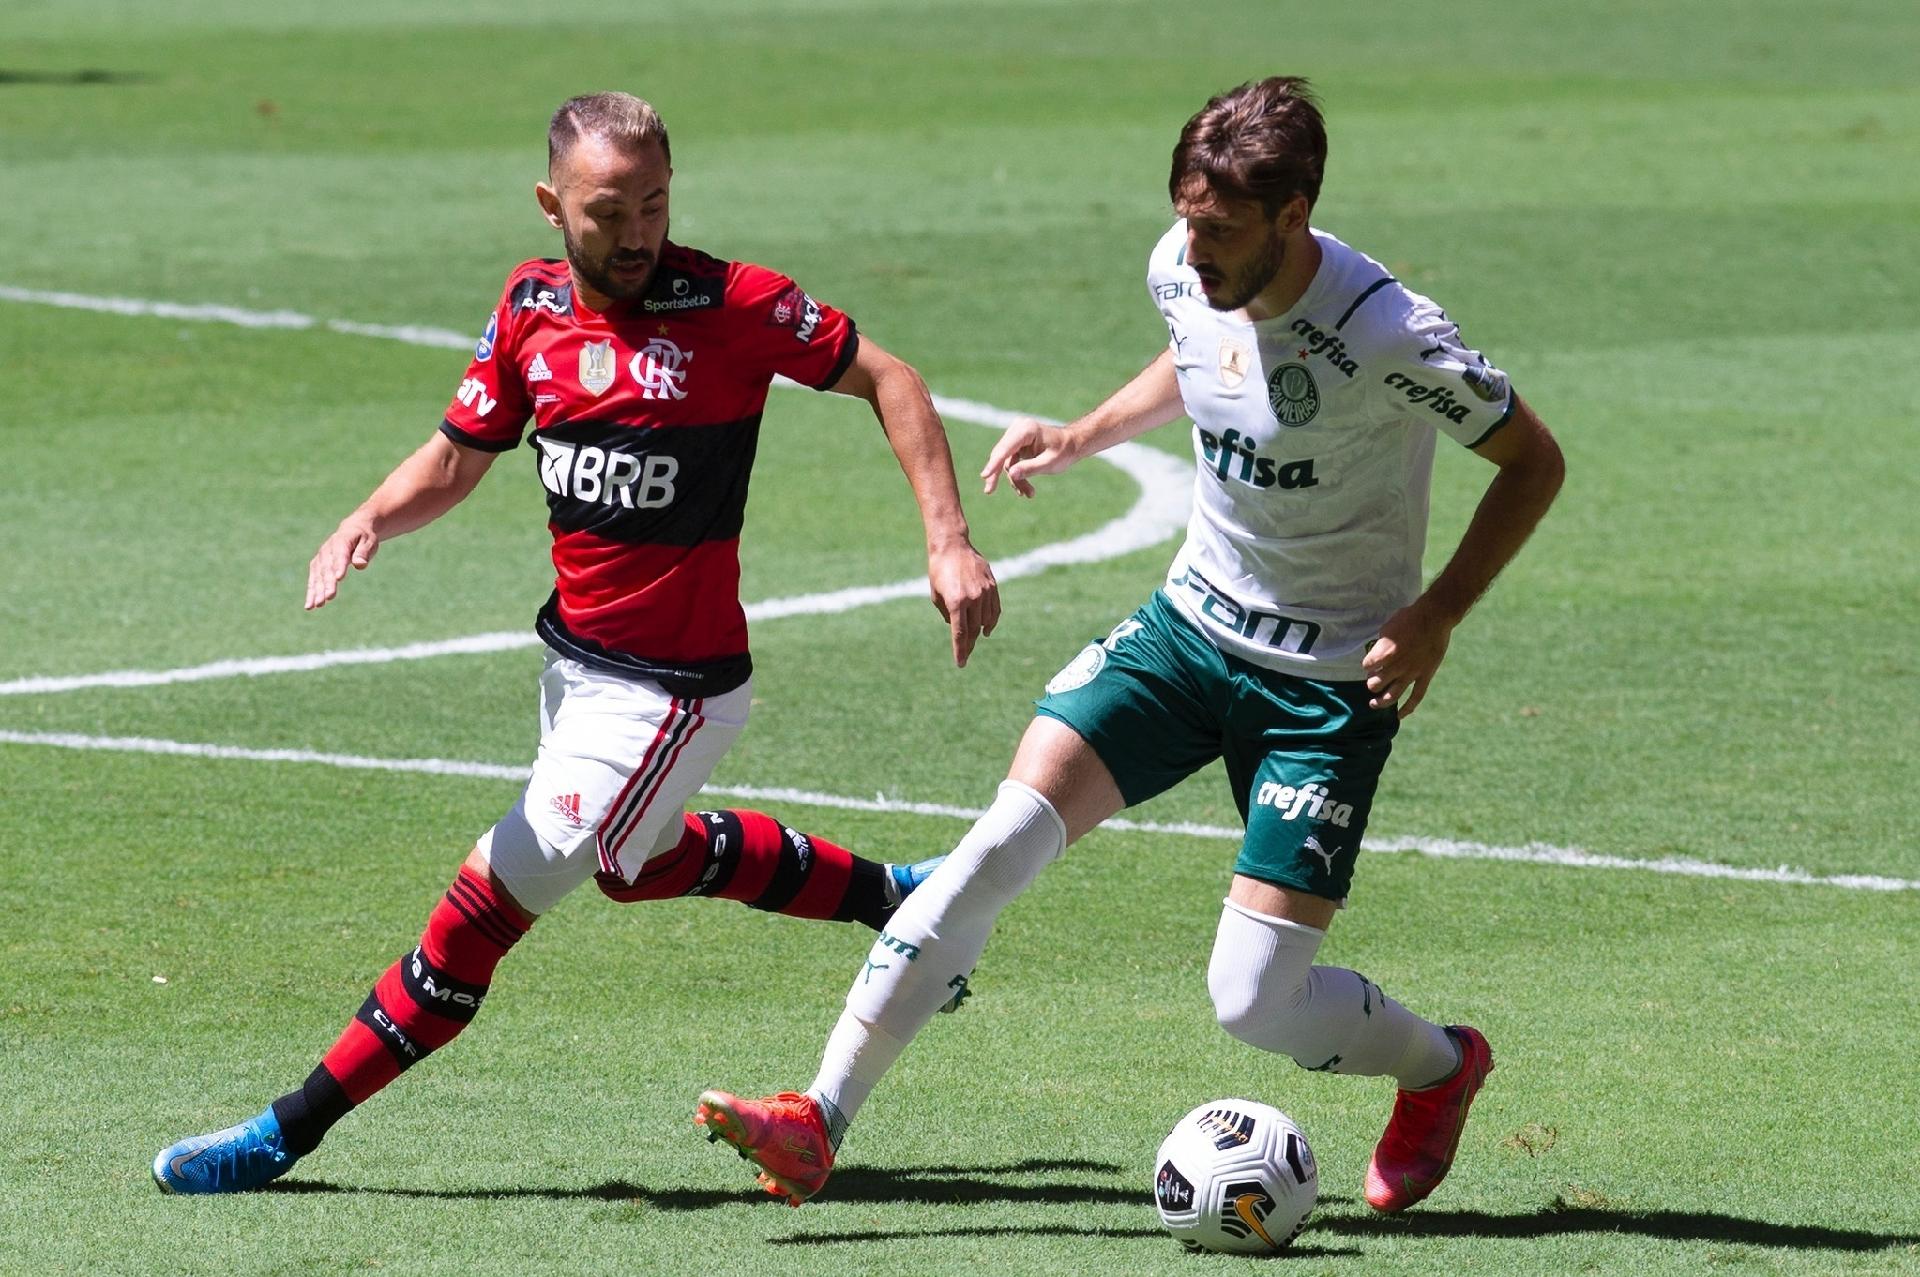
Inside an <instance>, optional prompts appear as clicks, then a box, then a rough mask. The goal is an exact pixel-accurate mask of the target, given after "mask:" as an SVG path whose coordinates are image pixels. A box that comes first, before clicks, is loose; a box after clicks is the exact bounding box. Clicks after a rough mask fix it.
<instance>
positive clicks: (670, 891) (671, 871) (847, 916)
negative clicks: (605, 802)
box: [598, 809, 939, 931]
mask: <svg viewBox="0 0 1920 1277" xmlns="http://www.w3.org/2000/svg"><path fill="white" fill-rule="evenodd" d="M631 845H632V843H631V840H628V841H627V842H626V843H625V844H623V847H624V846H631ZM651 853H652V854H650V855H648V856H647V858H646V860H645V862H644V863H643V864H642V865H641V866H640V868H639V869H638V871H636V872H635V873H634V875H633V878H632V881H628V880H627V879H626V878H624V877H623V876H621V875H620V874H619V873H618V872H617V871H608V870H603V871H602V872H601V873H600V875H599V879H598V881H599V883H600V889H601V890H602V891H604V892H605V893H606V894H607V895H608V896H609V897H611V898H612V899H614V900H618V901H622V902H629V901H636V900H670V899H673V898H675V897H679V896H711V897H714V898H716V899H721V900H738V901H740V902H742V903H743V904H745V905H747V907H749V908H752V909H762V910H765V911H767V912H769V913H784V914H786V915H788V916H789V917H795V918H820V919H825V920H828V921H832V922H859V923H864V924H865V925H867V926H869V927H872V928H873V929H874V930H875V931H879V930H880V929H881V928H883V927H885V926H886V924H887V919H888V918H890V917H892V916H893V911H894V910H895V909H897V908H899V907H900V902H901V901H902V900H904V899H906V897H907V896H909V895H911V894H912V893H913V891H914V889H915V888H916V887H918V886H919V885H920V884H921V883H922V882H924V881H925V880H926V878H927V876H928V875H929V874H931V873H932V872H933V870H934V867H935V866H936V865H938V864H939V858H938V857H935V858H934V859H931V860H924V861H921V862H919V863H918V864H884V863H882V862H880V861H876V860H867V859H865V858H864V857H861V856H856V855H854V854H853V853H852V852H850V851H848V850H847V849H846V848H844V847H841V846H839V845H838V844H836V843H832V842H828V841H827V840H826V839H825V838H822V837H820V836H819V835H818V834H805V833H801V832H800V831H799V830H797V829H794V828H791V827H790V826H788V825H786V824H784V823H782V822H781V821H778V820H776V819H774V818H773V817H772V816H769V815H767V814H765V813H764V812H758V811H746V810H739V809H731V810H725V811H698V812H688V813H686V814H685V816H684V817H682V819H681V820H680V821H679V822H677V823H676V822H669V823H668V824H667V825H665V826H664V827H663V828H662V829H661V831H660V835H659V837H658V838H657V839H656V840H655V845H654V846H653V848H652V849H651ZM617 863H618V862H617V861H616V864H617Z"/></svg>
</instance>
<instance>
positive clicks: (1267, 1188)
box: [1153, 1100, 1320, 1255]
mask: <svg viewBox="0 0 1920 1277" xmlns="http://www.w3.org/2000/svg"><path fill="white" fill-rule="evenodd" d="M1154 1165H1155V1166H1156V1167H1158V1168H1159V1169H1158V1170H1157V1171H1156V1172H1155V1173H1154V1177H1153V1204H1154V1206H1155V1208H1157V1209H1158V1210H1159V1212H1160V1222H1161V1223H1162V1224H1164V1225H1166V1229H1167V1231H1168V1232H1170V1233H1172V1234H1173V1236H1174V1238H1175V1240H1177V1241H1178V1242H1179V1243H1180V1244H1181V1245H1182V1246H1185V1247H1186V1248H1187V1249H1188V1250H1217V1251H1225V1252H1227V1253H1229V1254H1237V1255H1271V1254H1273V1253H1274V1252H1276V1251H1279V1250H1283V1249H1285V1247H1286V1245H1287V1243H1289V1242H1291V1241H1292V1240H1293V1239H1294V1238H1295V1237H1296V1236H1297V1235H1298V1234H1299V1232H1300V1230H1301V1229H1302V1228H1303V1227H1305V1226H1306V1222H1307V1216H1308V1215H1309V1214H1311V1213H1312V1211H1313V1204H1314V1202H1315V1201H1316V1200H1318V1198H1319V1196H1320V1172H1319V1169H1318V1168H1317V1167H1315V1166H1314V1164H1313V1150H1312V1149H1310V1148H1308V1147H1307V1137H1306V1136H1305V1135H1302V1134H1301V1133H1300V1128H1299V1127H1298V1126H1296V1125H1294V1121H1293V1119H1292V1118H1290V1117H1288V1116H1287V1115H1286V1114H1285V1113H1282V1112H1281V1111H1280V1110H1279V1109H1277V1108H1275V1107H1273V1106H1272V1105H1271V1104H1260V1103H1256V1102H1255V1101H1253V1100H1215V1101H1213V1102H1212V1103H1211V1104H1202V1105H1201V1106H1200V1107H1199V1108H1197V1109H1195V1110H1194V1111H1193V1112H1191V1113H1189V1114H1187V1115H1186V1116H1185V1117H1183V1118H1181V1119H1180V1123H1179V1125H1177V1126H1175V1127H1174V1128H1173V1132H1172V1133H1171V1134H1170V1135H1168V1136H1167V1138H1166V1140H1165V1141H1164V1142H1162V1143H1161V1145H1160V1152H1159V1154H1158V1155H1157V1156H1156V1157H1155V1158H1154Z"/></svg>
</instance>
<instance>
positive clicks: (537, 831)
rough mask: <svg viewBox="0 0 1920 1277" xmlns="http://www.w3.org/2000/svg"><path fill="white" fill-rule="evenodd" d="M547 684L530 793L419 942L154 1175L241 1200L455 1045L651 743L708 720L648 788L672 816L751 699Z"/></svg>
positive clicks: (489, 837) (585, 861)
mask: <svg viewBox="0 0 1920 1277" xmlns="http://www.w3.org/2000/svg"><path fill="white" fill-rule="evenodd" d="M540 687H541V726H542V732H541V738H540V751H539V754H538V756H537V757H536V759H535V761H534V766H533V770H532V774H531V775H530V776H529V778H528V781H527V788H526V790H525V792H524V793H523V794H522V795H521V798H520V800H519V801H518V802H517V803H515V805H514V807H513V809H512V810H511V811H509V812H508V813H507V814H506V815H505V816H503V817H502V818H501V820H500V821H499V823H497V824H496V825H494V827H493V828H492V829H491V830H489V831H488V832H487V833H486V834H485V835H483V836H482V837H481V839H480V841H479V842H478V843H477V844H476V845H475V847H474V849H473V852H472V853H471V854H470V855H469V856H468V858H467V860H466V863H465V864H463V865H462V866H461V868H460V872H459V873H458V875H457V876H456V877H455V879H454V882H453V885H452V886H450V887H449V888H448V889H447V891H446V894H445V895H444V897H443V898H442V899H441V901H440V903H439V904H438V905H436V906H435V908H434V910H433V912H432V914H431V915H430V916H429V918H428V920H427V926H426V930H425V932H424V934H423V935H422V936H421V939H420V942H419V944H417V945H416V946H415V947H414V949H413V950H412V951H411V952H410V953H406V954H403V955H401V957H400V958H399V960H398V961H396V962H395V963H394V964H393V965H392V966H391V967H389V968H388V969H387V971H386V973H385V974H384V975H383V976H382V977H381V978H380V980H379V981H378V982H377V983H376V984H375V985H374V987H373V990H372V992H371V993H369V994H368V996H367V998H366V1001H365V1002H364V1003H362V1005H361V1007H360V1010H359V1012H358V1013H357V1014H356V1015H355V1016H354V1018H353V1019H352V1020H350V1021H348V1023H347V1025H346V1028H345V1029H344V1030H343V1031H342V1032H341V1034H340V1036H339V1038H338V1040H337V1041H335V1043H334V1045H333V1046H332V1048H331V1049H329V1050H328V1051H327V1053H326V1055H325V1056H323V1057H322V1059H321V1061H320V1063H319V1064H318V1066H317V1067H315V1068H314V1070H313V1071H312V1073H310V1074H309V1075H308V1077H307V1079H306V1081H305V1082H304V1083H302V1085H301V1086H300V1087H299V1088H298V1089H296V1090H294V1091H291V1092H289V1093H287V1094H286V1095H283V1096H281V1097H280V1098H279V1099H277V1100H275V1101H274V1102H273V1104H272V1105H271V1106H270V1107H269V1108H268V1109H267V1110H266V1111H265V1112H263V1113H261V1114H260V1115H259V1116H258V1117H255V1118H253V1119H252V1120H251V1121H249V1122H245V1123H242V1124H240V1125H239V1126H236V1127H230V1128H228V1129H227V1130H224V1131H219V1132H215V1133H214V1134H212V1135H208V1136H199V1137H196V1138H194V1139H189V1140H183V1141H181V1142H180V1143H179V1144H176V1145H174V1146H172V1147H171V1148H168V1149H165V1150H163V1151H162V1152H161V1153H160V1155H159V1157H157V1158H156V1159H155V1161H154V1166H153V1174H154V1180H155V1182H156V1183H157V1184H159V1186H160V1187H161V1188H162V1189H164V1190H166V1191H169V1192H179V1193H212V1192H236V1191H242V1190H245V1189H248V1188H255V1187H258V1186H260V1185H262V1184H265V1183H267V1182H269V1181H271V1180H273V1179H276V1178H278V1177H279V1176H280V1175H282V1174H285V1173H286V1171H287V1170H288V1169H289V1168H291V1166H292V1165H293V1163H294V1162H295V1161H296V1160H297V1159H299V1158H300V1157H303V1156H305V1155H306V1154H307V1153H310V1152H312V1151H313V1149H314V1148H316V1147H317V1146H318V1145H319V1143H320V1141H321V1139H322V1138H323V1137H324V1136H325V1135H326V1133H327V1131H328V1130H329V1129H330V1128H331V1127H332V1126H333V1125H334V1124H335V1123H336V1122H338V1121H339V1120H340V1119H341V1118H343V1117H344V1116H346V1114H347V1113H348V1112H350V1111H352V1110H353V1109H354V1108H355V1107H357V1106H358V1105H360V1104H362V1103H364V1102H366V1101H367V1100H368V1099H371V1098H372V1097H373V1096H374V1095H375V1094H377V1093H378V1092H379V1091H380V1090H382V1089H383V1088H385V1087H386V1086H387V1085H388V1084H389V1083H391V1082H393V1081H394V1080H395V1079H396V1078H398V1077H399V1075H400V1074H401V1073H403V1072H404V1071H406V1070H407V1069H408V1068H410V1067H412V1066H413V1065H415V1064H417V1063H419V1062H420V1060H422V1059H424V1058H425V1057H426V1056H427V1055H429V1054H431V1053H432V1052H434V1051H436V1050H438V1049H439V1048H440V1047H443V1046H445V1045H446V1044H447V1043H449V1042H451V1041H452V1040H453V1038H454V1037H456V1036H457V1035H458V1034H459V1033H460V1032H461V1031H462V1030H463V1029H464V1028H465V1027H466V1026H467V1025H468V1024H469V1023H471V1022H472V1020H473V1018H474V1017H475V1015H476V1014H477V1013H478V1012H479V1010H480V1007H481V1004H482V1002H483V1001H484V999H485V997H486V995H487V992H488V990H489V988H490V987H491V984H492V978H493V973H494V969H495V967H497V966H498V964H499V962H500V960H501V959H502V958H504V957H505V956H506V953H507V951H508V950H509V949H511V948H512V947H513V945H514V944H515V943H516V942H517V941H518V940H519V939H520V938H521V937H522V936H523V935H525V934H526V931H527V929H528V927H530V926H531V925H532V922H533V919H534V918H535V917H537V916H538V915H540V914H543V913H545V912H546V911H547V910H548V909H550V908H552V907H553V906H554V905H556V904H558V903H559V902H560V900H561V899H562V898H564V897H565V896H566V895H567V894H568V893H569V892H570V891H572V890H573V889H574V888H575V887H577V886H579V885H580V884H581V883H582V882H585V881H586V880H587V879H588V878H589V877H591V876H592V875H593V874H594V872H595V870H596V869H597V868H598V867H599V866H598V857H597V856H596V847H597V839H596V822H597V821H598V819H599V816H600V813H602V812H604V811H605V810H607V809H608V808H610V807H611V806H612V805H613V803H614V800H615V798H616V796H618V795H620V794H621V793H623V792H625V791H627V789H628V788H629V785H628V782H629V780H630V779H631V777H632V776H633V775H634V774H635V773H636V772H637V771H638V770H640V768H641V766H642V764H643V762H644V760H646V759H647V758H648V757H649V756H650V755H649V753H648V750H649V749H650V748H651V749H653V751H654V753H653V754H652V755H651V756H653V757H658V756H659V750H658V745H659V742H660V740H661V738H662V736H663V735H664V734H665V733H666V731H667V730H668V728H669V727H670V726H675V725H679V726H682V727H684V726H685V724H682V722H681V720H682V718H683V717H685V715H686V713H687V711H688V707H691V710H692V716H693V717H694V718H696V719H698V720H699V721H698V723H697V724H696V725H694V729H693V730H692V732H690V733H689V735H690V736H699V737H700V739H699V740H698V742H697V743H696V742H695V741H693V740H692V739H686V740H679V741H678V744H679V745H680V748H679V749H678V750H677V751H676V752H675V753H674V755H673V757H672V758H671V759H670V760H669V761H668V762H667V763H666V764H665V765H664V766H663V767H661V768H660V769H658V775H657V776H656V778H655V784H654V788H655V789H656V790H658V791H664V793H665V796H664V797H663V798H662V799H661V801H662V802H663V803H665V804H670V805H671V814H673V815H675V816H677V815H678V814H679V804H680V803H681V802H682V801H684V798H685V797H686V796H687V795H688V794H690V793H691V792H692V791H693V790H697V789H698V788H699V787H700V785H701V784H703V783H704V782H705V780H706V777H707V775H708V774H710V772H711V770H712V766H713V763H714V762H715V761H717V759H718V758H719V756H720V754H721V753H723V752H724V751H725V749H726V746H727V745H728V744H730V743H731V741H732V740H733V738H734V737H735V736H737V735H738V734H739V731H740V728H741V727H742V726H744V724H745V720H746V711H747V706H748V703H749V701H750V699H751V692H750V691H749V690H748V689H746V688H740V689H737V690H736V691H734V692H729V693H727V694H726V695H724V696H722V697H717V698H710V699H708V700H706V701H691V702H689V701H684V700H681V699H679V698H673V697H669V696H667V695H666V694H665V693H664V692H663V691H661V690H660V689H659V688H658V687H657V686H654V685H652V684H634V683H632V682H630V681H628V680H624V679H618V678H611V677H608V676H604V675H601V674H598V673H596V672H595V671H591V670H587V669H585V668H583V667H581V666H579V665H578V664H577V663H576V662H573V661H568V660H564V659H562V658H559V657H557V656H555V655H553V654H551V653H550V654H549V657H548V661H547V666H546V669H545V671H544V672H543V673H542V675H541V685H540ZM701 711H704V712H701ZM690 770H692V771H695V772H697V774H693V775H689V774H688V773H689V771H690ZM559 793H566V794H571V795H573V797H574V804H573V805H572V808H571V810H570V811H568V810H562V809H561V808H560V807H559V806H557V805H556V804H554V803H553V802H552V801H551V796H552V795H554V794H559ZM576 813H578V814H576ZM647 836H651V832H649V833H648V835H647Z"/></svg>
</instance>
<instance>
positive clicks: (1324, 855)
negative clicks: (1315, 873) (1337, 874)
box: [1304, 837, 1333, 873]
mask: <svg viewBox="0 0 1920 1277" xmlns="http://www.w3.org/2000/svg"><path fill="white" fill-rule="evenodd" d="M1304 846H1305V847H1306V849H1307V850H1308V851H1310V852H1312V853H1313V854H1314V855H1316V856H1318V857H1320V859H1322V860H1324V861H1326V862H1327V872H1328V873H1332V872H1333V853H1332V852H1330V851H1328V850H1327V849H1326V848H1325V847H1322V846H1321V845H1320V840H1319V839H1318V838H1313V837H1309V838H1308V839H1307V841H1306V843H1305V844H1304Z"/></svg>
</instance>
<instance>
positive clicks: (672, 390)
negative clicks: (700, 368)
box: [627, 337, 693, 399]
mask: <svg viewBox="0 0 1920 1277" xmlns="http://www.w3.org/2000/svg"><path fill="white" fill-rule="evenodd" d="M692 358H693V355H692V354H691V353H689V352H688V351H684V350H682V349H680V347H678V346H676V345H674V344H673V343H672V342H670V341H668V340H667V339H666V338H665V337H655V338H654V339H653V340H652V341H649V342H648V343H647V344H646V345H644V346H642V347H641V348H640V349H639V351H638V352H637V353H636V354H635V355H634V357H633V358H632V359H631V360H629V361H628V363H627V371H628V372H630V373H632V374H633V380H634V382H635V384H637V385H638V386H639V387H640V397H641V398H642V399H685V398H686V397H687V388H686V385H685V383H686V380H687V370H686V368H685V367H683V365H684V364H686V363H687V362H688V361H690V360H691V359H692Z"/></svg>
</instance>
